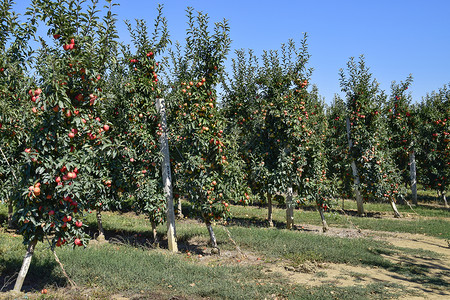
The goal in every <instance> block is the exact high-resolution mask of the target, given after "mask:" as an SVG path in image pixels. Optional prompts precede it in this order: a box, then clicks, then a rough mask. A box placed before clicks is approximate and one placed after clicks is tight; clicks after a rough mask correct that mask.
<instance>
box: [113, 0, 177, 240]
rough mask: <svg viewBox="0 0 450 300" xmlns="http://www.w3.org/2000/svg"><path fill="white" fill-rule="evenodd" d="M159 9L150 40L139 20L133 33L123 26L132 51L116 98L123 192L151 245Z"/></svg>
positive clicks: (162, 29)
mask: <svg viewBox="0 0 450 300" xmlns="http://www.w3.org/2000/svg"><path fill="white" fill-rule="evenodd" d="M161 9H162V7H159V14H158V16H157V19H156V25H155V31H154V34H153V36H152V37H151V38H150V37H149V35H148V29H147V26H146V24H145V22H144V21H142V20H140V21H137V24H136V28H133V27H132V26H131V24H129V23H127V26H128V29H129V32H130V34H131V37H132V41H133V43H134V48H135V49H136V50H135V51H136V52H135V53H131V51H130V50H129V49H126V50H125V53H124V58H125V60H126V63H127V66H128V68H127V73H126V74H125V84H124V86H123V91H124V92H123V94H122V95H121V99H120V101H121V105H120V107H121V112H120V114H121V117H122V126H121V131H122V132H120V135H122V136H123V137H122V140H123V143H124V146H125V150H126V152H125V153H124V156H125V157H124V158H125V159H126V162H125V163H124V164H123V170H122V172H125V173H126V174H127V177H128V182H127V186H128V188H127V189H126V192H127V193H128V195H129V196H132V197H134V202H133V203H134V208H135V209H136V210H138V211H140V212H143V213H145V214H146V215H147V216H148V217H149V219H150V222H151V224H152V228H153V234H154V238H155V241H156V226H157V225H158V224H160V223H163V221H164V220H165V211H166V202H165V198H164V195H163V189H162V186H161V183H162V180H161V178H162V175H161V154H160V149H159V142H158V139H159V137H160V136H161V134H162V132H161V130H162V127H161V122H160V118H159V115H158V112H157V110H156V105H155V102H156V99H157V98H160V97H161V96H162V92H161V87H160V86H161V84H160V82H159V78H158V74H159V73H160V71H161V67H162V65H161V64H160V62H158V61H157V60H156V58H157V57H158V56H160V55H161V54H162V53H163V51H164V49H165V48H166V46H167V44H168V43H169V36H168V31H167V24H166V20H165V18H163V17H162V11H161Z"/></svg>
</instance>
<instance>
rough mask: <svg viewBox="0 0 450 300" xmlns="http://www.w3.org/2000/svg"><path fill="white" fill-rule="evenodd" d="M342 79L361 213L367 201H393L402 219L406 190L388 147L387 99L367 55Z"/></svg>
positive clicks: (349, 66)
mask: <svg viewBox="0 0 450 300" xmlns="http://www.w3.org/2000/svg"><path fill="white" fill-rule="evenodd" d="M340 76H341V78H340V84H341V88H342V91H343V92H345V93H346V98H347V99H346V106H347V131H348V138H349V148H350V157H351V160H352V168H353V176H354V178H355V192H356V197H357V201H358V214H359V215H363V214H364V210H363V206H362V201H363V200H364V201H374V200H376V201H386V202H389V203H390V204H391V206H392V209H393V211H394V216H396V217H400V216H401V215H400V213H399V212H398V210H397V207H396V205H395V202H396V200H397V199H399V198H401V197H403V196H404V191H403V189H402V188H403V187H402V186H401V178H400V176H399V172H398V169H397V168H396V167H395V164H394V161H393V158H392V154H391V153H390V151H389V148H388V147H387V142H388V139H389V133H388V127H387V123H386V120H385V118H384V117H383V109H384V108H385V106H386V96H385V94H384V92H383V91H382V90H380V89H379V85H378V83H377V82H376V80H374V79H372V74H371V73H370V72H369V69H368V68H367V67H366V65H365V61H364V57H363V56H361V57H360V59H359V61H358V62H356V61H355V60H354V58H351V59H350V60H349V62H348V64H347V72H344V71H343V70H341V72H340ZM359 194H360V197H359Z"/></svg>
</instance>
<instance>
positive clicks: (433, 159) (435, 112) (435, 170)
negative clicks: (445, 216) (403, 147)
mask: <svg viewBox="0 0 450 300" xmlns="http://www.w3.org/2000/svg"><path fill="white" fill-rule="evenodd" d="M418 115H419V122H420V123H419V131H420V139H419V145H420V146H419V149H420V152H419V151H418V160H419V162H418V164H419V166H420V168H419V172H418V173H419V179H420V182H421V183H422V184H423V185H424V186H426V187H428V188H430V189H434V190H436V191H438V194H439V196H440V197H441V198H442V201H443V202H444V205H445V206H446V207H448V202H447V198H446V191H447V189H448V185H449V177H450V88H449V85H444V86H443V87H442V88H441V89H439V91H435V92H432V93H431V94H428V95H427V96H426V97H425V98H424V99H423V101H422V102H421V103H420V104H419V106H418Z"/></svg>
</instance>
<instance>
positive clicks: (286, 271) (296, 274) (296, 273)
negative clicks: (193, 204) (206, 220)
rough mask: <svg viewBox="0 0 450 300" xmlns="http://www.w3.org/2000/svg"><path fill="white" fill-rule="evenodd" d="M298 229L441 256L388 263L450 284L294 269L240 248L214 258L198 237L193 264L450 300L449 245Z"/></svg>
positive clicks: (310, 266) (372, 270)
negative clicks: (383, 286) (250, 268)
mask: <svg viewBox="0 0 450 300" xmlns="http://www.w3.org/2000/svg"><path fill="white" fill-rule="evenodd" d="M296 229H298V230H303V231H307V232H310V233H317V234H325V235H327V236H338V237H343V238H373V239H376V240H380V241H385V242H388V243H391V244H392V245H394V246H396V247H401V248H410V249H423V250H429V251H432V252H435V253H438V254H439V256H440V257H439V258H433V259H430V258H427V257H421V256H418V255H402V256H394V255H392V256H388V255H383V256H384V257H385V258H386V259H388V260H390V261H391V262H393V263H395V264H397V265H408V266H410V267H412V268H414V267H415V266H416V267H417V268H420V269H426V274H422V275H426V276H429V277H439V278H441V279H442V280H443V281H444V282H445V283H446V284H445V285H444V286H442V287H441V286H439V287H437V286H436V285H433V286H432V287H430V285H424V284H423V282H415V281H411V280H410V278H408V277H407V276H402V275H401V274H399V273H397V272H390V271H388V270H386V269H384V268H377V267H367V266H351V265H346V264H335V263H318V262H305V263H303V264H301V265H299V266H295V267H293V266H292V264H291V263H290V262H289V261H284V260H278V261H270V260H266V259H264V258H263V257H261V256H258V255H255V254H253V253H250V252H247V251H242V250H241V249H238V248H236V250H232V251H224V250H222V251H221V253H220V256H217V255H210V253H209V252H208V247H207V242H208V240H207V239H204V238H199V237H194V238H192V239H191V240H189V244H190V245H195V246H196V247H195V248H196V249H203V250H201V251H200V253H199V252H198V250H197V251H196V253H195V254H193V253H189V254H187V255H189V256H190V257H191V258H192V259H193V260H198V262H200V263H204V264H217V265H222V264H241V265H260V266H262V269H263V272H267V273H272V272H276V273H278V274H279V275H280V276H283V277H285V278H287V279H288V281H289V282H291V283H293V284H302V285H308V286H311V287H318V286H321V285H325V284H332V285H335V286H338V287H348V286H366V285H369V284H371V283H388V284H397V285H401V286H403V287H404V290H407V291H408V293H409V295H408V296H407V297H405V298H404V299H450V289H449V287H450V245H449V243H448V241H445V240H442V239H437V238H434V237H429V236H424V235H420V234H409V233H393V232H380V231H371V230H360V229H352V228H329V230H328V231H327V232H325V233H323V231H322V227H321V226H315V225H309V224H304V225H297V226H296ZM259 284H261V285H264V284H265V283H264V282H260V283H259Z"/></svg>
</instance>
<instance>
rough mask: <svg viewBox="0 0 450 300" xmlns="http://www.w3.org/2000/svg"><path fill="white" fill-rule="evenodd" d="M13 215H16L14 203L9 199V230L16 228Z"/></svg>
mask: <svg viewBox="0 0 450 300" xmlns="http://www.w3.org/2000/svg"><path fill="white" fill-rule="evenodd" d="M13 214H14V206H13V202H12V199H9V201H8V228H9V229H12V228H13V227H14V225H13Z"/></svg>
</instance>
